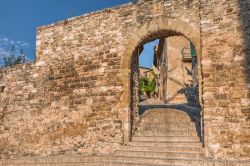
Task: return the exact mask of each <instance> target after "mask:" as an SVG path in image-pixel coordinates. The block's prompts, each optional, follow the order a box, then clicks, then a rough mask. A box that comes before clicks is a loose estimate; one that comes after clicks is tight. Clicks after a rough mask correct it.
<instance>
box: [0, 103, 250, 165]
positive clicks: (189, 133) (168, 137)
mask: <svg viewBox="0 0 250 166" xmlns="http://www.w3.org/2000/svg"><path fill="white" fill-rule="evenodd" d="M191 115H192V114H190V113H186V112H183V111H180V110H176V109H171V108H165V109H151V110H147V111H145V112H144V113H143V115H142V118H141V121H140V125H139V127H138V129H137V130H136V131H135V133H134V134H133V136H132V140H131V142H129V143H128V145H126V146H122V147H121V148H120V150H118V151H116V152H115V154H114V155H108V156H83V155H78V156H77V155H74V156H54V157H46V158H41V159H34V160H30V159H21V160H5V161H1V160H0V165H4V166H5V165H6V166H7V165H8V166H14V165H24V166H26V165H28V166H33V165H35V166H249V165H250V162H237V161H225V160H223V161H218V160H209V159H205V158H204V157H203V148H202V144H201V141H200V137H199V136H198V135H199V134H198V133H199V128H200V127H199V122H198V121H197V119H199V118H198V117H195V116H194V115H192V116H191ZM197 115H198V114H197Z"/></svg>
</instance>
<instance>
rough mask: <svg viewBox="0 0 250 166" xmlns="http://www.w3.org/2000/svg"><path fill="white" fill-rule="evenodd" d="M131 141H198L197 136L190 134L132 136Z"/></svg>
mask: <svg viewBox="0 0 250 166" xmlns="http://www.w3.org/2000/svg"><path fill="white" fill-rule="evenodd" d="M132 141H155V142H158V141H159V142H162V141H171V142H199V141H200V139H199V137H191V136H186V137H185V136H179V137H178V136H172V137H171V136H166V137H162V136H147V137H145V136H143V137H140V136H133V137H132Z"/></svg>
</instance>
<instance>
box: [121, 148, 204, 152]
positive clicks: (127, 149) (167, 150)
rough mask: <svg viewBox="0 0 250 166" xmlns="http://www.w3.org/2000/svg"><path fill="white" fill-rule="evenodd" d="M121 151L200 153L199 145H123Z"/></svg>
mask: <svg viewBox="0 0 250 166" xmlns="http://www.w3.org/2000/svg"><path fill="white" fill-rule="evenodd" d="M121 150H123V151H150V152H185V153H202V152H203V148H201V147H152V146H123V147H122V148H121Z"/></svg>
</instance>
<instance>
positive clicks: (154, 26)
mask: <svg viewBox="0 0 250 166" xmlns="http://www.w3.org/2000/svg"><path fill="white" fill-rule="evenodd" d="M135 34H136V35H132V36H130V37H128V38H126V39H125V40H124V41H123V45H124V46H125V53H124V54H123V61H122V65H123V77H122V78H123V83H124V85H123V86H124V93H123V96H122V102H121V103H120V104H121V108H124V109H125V110H126V111H125V112H126V113H125V114H126V115H125V119H124V135H125V142H129V140H130V138H131V134H132V126H133V124H135V125H136V123H138V118H137V117H136V115H133V114H138V111H137V110H133V109H136V107H137V106H136V104H135V105H133V102H131V101H132V100H133V99H131V96H133V94H132V91H131V89H133V87H131V85H132V84H131V76H132V74H133V70H131V62H133V61H134V60H135V59H133V58H134V57H135V55H136V54H138V50H140V48H141V47H142V46H143V45H144V44H145V43H148V42H150V41H153V40H155V39H159V38H168V37H171V36H184V37H185V38H187V39H188V40H189V41H190V42H191V43H192V44H193V45H194V47H195V49H196V52H197V61H198V78H199V80H198V82H199V101H200V104H201V105H202V95H201V94H202V75H201V72H202V70H201V63H200V62H201V46H200V32H199V30H198V29H195V28H193V27H191V26H189V24H188V23H186V22H183V21H179V20H171V19H165V18H164V17H159V18H154V19H153V20H151V21H149V22H147V23H145V24H143V25H141V26H140V28H138V30H137V31H136V33H135ZM132 77H133V76H132ZM131 105H133V106H132V107H131Z"/></svg>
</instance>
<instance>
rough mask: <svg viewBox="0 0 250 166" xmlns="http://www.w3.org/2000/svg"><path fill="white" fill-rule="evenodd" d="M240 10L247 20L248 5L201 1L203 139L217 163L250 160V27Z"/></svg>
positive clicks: (229, 0)
mask: <svg viewBox="0 0 250 166" xmlns="http://www.w3.org/2000/svg"><path fill="white" fill-rule="evenodd" d="M240 4H241V5H242V7H243V6H244V8H245V11H244V12H243V13H245V14H244V15H247V13H248V15H249V8H250V6H249V1H247V0H242V1H237V0H220V1H207V0H201V16H202V17H201V32H202V34H201V36H202V71H203V72H202V73H203V77H204V80H203V82H204V83H203V91H204V94H203V100H204V124H205V125H204V127H205V130H204V131H205V133H204V135H205V145H206V146H207V148H206V149H207V151H206V152H207V155H208V156H210V157H213V158H235V159H249V158H250V155H249V154H250V139H249V138H250V130H249V125H250V123H249V115H250V114H249V113H250V110H249V108H250V99H249V97H250V96H249V90H250V89H249V88H250V86H249V74H248V73H249V64H247V63H246V58H247V57H248V56H249V52H247V49H248V50H249V41H248V43H247V44H246V41H245V36H246V35H247V34H248V35H249V25H250V24H249V17H248V21H247V22H245V23H244V24H245V25H242V24H243V22H242V18H241V16H242V14H240V11H241V10H242V9H241V7H240ZM247 4H248V7H247ZM246 9H248V11H247V10H246ZM246 23H247V24H248V25H246ZM244 31H245V33H246V32H247V34H244V33H243V32H244Z"/></svg>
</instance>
